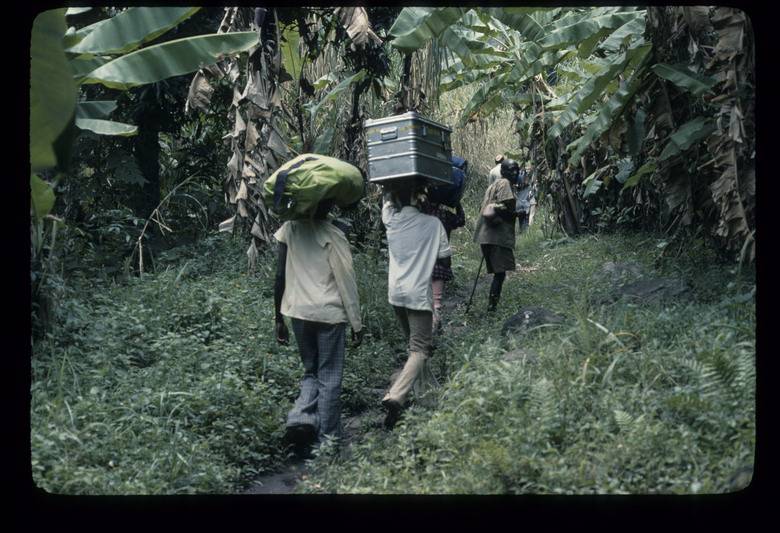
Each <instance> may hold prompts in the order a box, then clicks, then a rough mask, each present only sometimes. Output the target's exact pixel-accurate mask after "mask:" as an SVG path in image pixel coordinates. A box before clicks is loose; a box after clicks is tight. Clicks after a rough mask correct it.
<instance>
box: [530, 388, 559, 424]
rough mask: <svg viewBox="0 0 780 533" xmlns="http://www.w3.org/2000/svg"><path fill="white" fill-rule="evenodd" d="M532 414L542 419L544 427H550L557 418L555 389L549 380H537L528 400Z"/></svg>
mask: <svg viewBox="0 0 780 533" xmlns="http://www.w3.org/2000/svg"><path fill="white" fill-rule="evenodd" d="M528 401H529V405H530V407H531V410H532V413H533V414H534V415H535V416H536V417H537V418H539V419H540V421H541V422H542V425H543V426H545V427H549V425H550V423H551V422H552V421H553V418H554V417H555V413H556V409H555V389H554V388H553V384H552V382H551V381H550V380H548V379H547V378H542V379H540V380H537V381H535V382H534V383H533V385H532V386H531V394H530V397H529V398H528Z"/></svg>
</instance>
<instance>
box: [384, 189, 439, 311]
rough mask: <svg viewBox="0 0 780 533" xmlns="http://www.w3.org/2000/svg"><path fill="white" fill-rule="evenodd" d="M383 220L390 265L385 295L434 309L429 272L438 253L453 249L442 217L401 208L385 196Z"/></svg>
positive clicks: (393, 300) (405, 303)
mask: <svg viewBox="0 0 780 533" xmlns="http://www.w3.org/2000/svg"><path fill="white" fill-rule="evenodd" d="M382 222H383V223H384V225H385V227H386V228H387V247H388V249H389V256H390V267H389V269H388V270H389V272H388V279H387V299H388V301H389V302H390V303H391V304H392V305H395V306H398V307H406V308H407V309H414V310H417V311H433V293H432V291H431V274H432V273H433V264H434V263H435V262H436V258H438V257H450V256H451V255H452V249H451V248H450V244H449V241H448V240H447V232H446V231H444V226H443V225H442V223H441V221H440V220H439V219H438V218H436V217H433V216H430V215H425V214H423V213H420V211H419V210H418V209H417V208H416V207H412V206H405V207H404V208H402V209H401V210H400V211H399V210H398V209H397V208H396V206H395V205H394V204H393V203H392V202H391V201H390V200H389V199H388V197H385V201H384V205H383V206H382Z"/></svg>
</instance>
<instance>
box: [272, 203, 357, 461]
mask: <svg viewBox="0 0 780 533" xmlns="http://www.w3.org/2000/svg"><path fill="white" fill-rule="evenodd" d="M332 205H333V204H332V202H330V201H328V202H322V203H320V204H319V205H318V207H317V211H316V213H315V214H314V217H313V219H311V220H291V221H287V222H285V223H284V224H283V225H282V227H281V228H279V230H278V231H277V232H276V233H275V234H274V237H275V238H276V240H277V241H279V249H278V263H277V268H276V283H275V285H274V309H275V317H276V327H275V332H276V339H277V341H278V342H279V343H280V344H287V343H288V342H289V332H288V330H287V326H286V325H285V323H284V318H283V317H284V316H286V317H289V318H290V319H291V321H292V329H293V332H294V333H295V339H296V341H297V343H298V350H299V351H300V356H301V361H302V362H303V368H304V374H303V379H302V381H301V386H300V393H299V395H298V398H297V399H296V400H295V404H294V405H293V408H292V409H291V410H290V412H289V414H288V415H287V424H286V428H287V429H286V433H285V441H286V442H287V443H288V444H292V445H294V447H295V451H296V453H298V454H299V455H306V454H307V448H308V446H309V445H311V444H314V445H319V444H321V443H322V442H323V441H324V439H325V437H326V436H330V437H336V438H338V437H341V404H340V400H339V395H340V394H341V380H342V374H343V369H344V349H345V330H346V323H347V322H349V324H350V325H351V326H352V338H353V341H354V342H355V345H358V344H360V341H361V339H362V326H361V322H360V304H359V300H358V290H357V283H356V281H355V272H354V270H353V267H352V254H351V253H350V250H349V242H348V241H347V238H346V237H345V236H344V233H343V232H342V231H341V230H340V229H338V228H337V227H336V226H335V225H333V224H332V223H331V221H329V220H328V219H327V214H328V211H329V210H330V208H331V207H332Z"/></svg>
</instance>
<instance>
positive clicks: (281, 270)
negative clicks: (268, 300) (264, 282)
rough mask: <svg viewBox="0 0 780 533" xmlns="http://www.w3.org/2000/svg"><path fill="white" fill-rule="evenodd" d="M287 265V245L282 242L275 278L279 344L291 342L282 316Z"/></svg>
mask: <svg viewBox="0 0 780 533" xmlns="http://www.w3.org/2000/svg"><path fill="white" fill-rule="evenodd" d="M286 266H287V245H286V244H284V243H283V242H280V243H279V247H278V249H277V262H276V279H275V280H274V317H275V321H276V326H275V328H274V329H275V332H276V341H277V342H278V343H279V344H287V343H289V342H290V332H289V331H288V330H287V325H286V324H285V323H284V316H282V297H283V296H284V286H285V269H286Z"/></svg>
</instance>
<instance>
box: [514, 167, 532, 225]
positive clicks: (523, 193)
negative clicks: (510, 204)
mask: <svg viewBox="0 0 780 533" xmlns="http://www.w3.org/2000/svg"><path fill="white" fill-rule="evenodd" d="M515 191H516V197H517V201H516V204H515V214H516V216H517V232H518V233H522V232H523V231H525V229H526V228H527V227H528V225H529V213H530V212H531V202H534V203H535V202H536V201H535V200H534V197H533V188H532V187H531V178H530V174H529V173H528V172H527V171H526V170H525V169H521V170H520V173H519V175H518V177H517V188H516V190H515Z"/></svg>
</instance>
